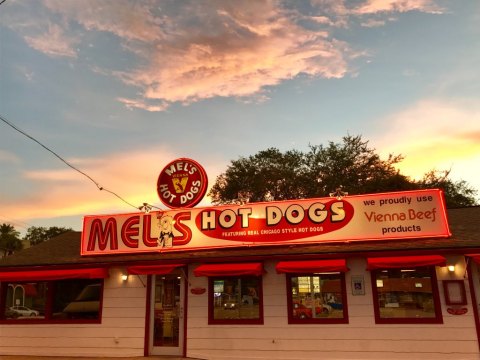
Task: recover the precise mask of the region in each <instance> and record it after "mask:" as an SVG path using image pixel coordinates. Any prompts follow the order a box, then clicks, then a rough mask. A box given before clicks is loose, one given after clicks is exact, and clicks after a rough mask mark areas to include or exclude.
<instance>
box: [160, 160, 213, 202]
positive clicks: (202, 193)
mask: <svg viewBox="0 0 480 360" xmlns="http://www.w3.org/2000/svg"><path fill="white" fill-rule="evenodd" d="M177 162H189V163H191V164H192V165H194V166H195V167H196V168H197V169H198V171H199V175H200V181H201V184H200V191H199V192H198V193H197V195H196V196H195V197H194V198H193V199H192V200H189V201H187V203H186V204H185V205H183V206H176V205H173V206H172V204H170V203H168V202H166V201H164V200H163V197H162V196H161V194H160V192H159V190H158V189H159V187H160V179H161V178H162V176H163V175H164V173H165V171H166V170H167V169H169V168H170V167H171V166H172V165H173V164H175V163H177ZM207 188H208V176H207V172H206V171H205V169H204V168H203V166H202V165H200V164H199V163H198V162H197V161H195V160H192V159H190V158H185V157H184V158H178V159H175V160H172V161H170V162H169V163H168V164H167V165H165V167H164V168H163V169H162V171H160V174H159V175H158V179H157V194H158V197H159V198H160V201H161V202H162V204H164V205H165V206H167V207H169V208H170V209H180V208H192V207H194V206H195V205H197V204H198V203H199V202H200V201H202V199H203V198H204V196H205V194H206V192H207Z"/></svg>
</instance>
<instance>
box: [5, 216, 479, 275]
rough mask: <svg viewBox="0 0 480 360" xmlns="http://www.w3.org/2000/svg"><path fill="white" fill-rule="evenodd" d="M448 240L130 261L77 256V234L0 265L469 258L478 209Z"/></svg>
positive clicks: (456, 224)
mask: <svg viewBox="0 0 480 360" xmlns="http://www.w3.org/2000/svg"><path fill="white" fill-rule="evenodd" d="M447 215H448V222H449V226H450V231H451V232H452V236H451V237H449V238H422V239H408V240H388V241H368V240H366V241H355V242H335V243H325V242H322V243H319V244H315V245H289V246H273V247H272V246H268V247H260V246H259V247H250V248H238V249H225V250H218V249H215V250H204V251H195V252H191V251H190V252H188V251H185V252H180V251H179V252H172V253H165V252H164V253H151V254H146V253H142V254H131V255H99V256H80V238H81V233H80V232H75V231H70V232H66V233H63V234H62V235H59V236H57V237H55V238H52V239H50V240H49V241H45V242H43V243H41V244H39V245H36V246H33V247H30V248H28V249H24V250H22V251H19V252H17V253H15V254H14V255H11V256H8V257H6V258H3V259H1V260H0V267H3V268H6V267H8V268H12V267H26V266H29V267H31V266H53V265H62V266H72V265H78V264H92V265H95V266H97V265H102V264H103V265H114V264H118V265H121V264H127V263H128V264H131V263H147V262H156V261H158V260H162V261H172V262H175V261H176V262H178V261H182V262H187V263H188V262H202V261H203V262H207V261H218V260H220V259H222V260H223V261H226V260H229V259H237V261H238V258H244V259H254V258H255V259H262V258H272V257H273V258H287V257H290V258H295V257H302V258H306V257H328V258H334V257H347V256H366V255H368V256H370V255H371V254H378V255H380V254H385V253H393V252H394V253H396V254H397V253H411V252H415V253H416V254H418V253H432V252H435V253H460V254H461V253H473V252H480V206H473V207H466V208H457V209H448V211H447Z"/></svg>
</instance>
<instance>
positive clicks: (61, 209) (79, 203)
mask: <svg viewBox="0 0 480 360" xmlns="http://www.w3.org/2000/svg"><path fill="white" fill-rule="evenodd" d="M0 155H1V154H0ZM185 156H187V157H189V156H192V157H194V156H193V155H189V154H185ZM176 157H178V155H177V154H176V153H175V151H174V149H169V148H166V147H163V146H156V147H150V148H143V149H137V150H135V151H125V152H121V153H112V154H109V155H106V156H102V157H101V158H78V159H68V161H69V162H70V163H71V164H72V165H74V166H76V167H77V168H79V169H80V170H81V171H83V172H85V173H86V174H88V175H89V176H90V177H92V178H93V179H94V180H95V182H97V183H98V185H99V186H101V187H102V188H104V190H99V188H98V187H97V186H96V185H95V184H94V183H93V182H92V181H91V180H89V179H88V178H86V177H85V176H83V175H81V174H80V173H78V172H76V171H74V170H72V169H70V168H68V167H63V168H60V169H55V170H53V169H41V170H36V171H29V172H25V173H24V174H23V177H24V178H25V179H26V180H27V181H28V182H30V183H35V186H32V188H31V191H30V193H29V194H28V195H25V196H23V197H18V196H16V197H15V199H14V200H11V201H4V202H3V203H2V210H3V211H4V212H5V213H10V214H15V218H17V219H24V220H26V219H36V218H49V217H59V216H73V215H74V216H84V215H89V214H108V213H129V212H136V211H137V210H136V209H135V208H134V206H135V207H137V206H140V205H142V204H143V203H144V202H147V203H149V204H153V205H156V206H158V207H162V208H164V206H163V205H161V202H160V200H159V198H158V194H157V191H156V182H157V178H158V175H159V173H160V171H161V170H162V168H163V166H165V165H166V164H168V163H169V162H170V161H172V159H175V158H176ZM196 160H197V161H199V162H200V163H201V164H202V165H203V166H204V167H205V169H206V171H207V173H208V177H209V178H210V179H215V177H216V176H217V175H218V174H220V172H221V171H223V169H224V168H225V166H226V164H225V163H223V161H224V160H223V159H222V160H219V159H215V157H209V159H207V160H202V159H198V158H196ZM212 183H213V181H212ZM132 184H133V185H132ZM110 191H111V192H114V193H115V194H117V195H119V196H120V197H121V198H122V199H124V200H126V201H127V202H128V203H130V204H131V205H133V206H131V205H129V204H127V203H125V202H123V201H122V200H120V199H119V198H118V197H117V196H115V195H113V194H112V193H110ZM4 200H5V199H4ZM206 202H208V199H205V200H204V201H203V203H206ZM79 225H80V224H79Z"/></svg>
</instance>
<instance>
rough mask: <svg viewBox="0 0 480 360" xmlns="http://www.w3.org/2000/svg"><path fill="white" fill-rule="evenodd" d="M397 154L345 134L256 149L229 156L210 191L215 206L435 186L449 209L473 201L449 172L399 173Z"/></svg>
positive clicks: (471, 191) (472, 192) (472, 194)
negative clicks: (321, 141) (297, 146)
mask: <svg viewBox="0 0 480 360" xmlns="http://www.w3.org/2000/svg"><path fill="white" fill-rule="evenodd" d="M402 160H403V156H402V155H393V154H390V155H389V156H388V158H387V159H386V160H384V159H381V158H380V156H379V155H378V154H377V153H376V151H375V149H373V148H371V147H369V146H368V141H365V140H363V139H362V137H361V136H350V135H348V136H345V137H343V138H342V142H341V143H334V142H329V143H328V145H327V146H324V145H310V147H309V151H307V152H305V153H303V152H300V151H297V150H290V151H286V152H285V153H282V152H280V150H278V149H276V148H269V149H267V150H263V151H260V152H259V153H257V154H256V155H253V156H249V157H248V158H245V157H241V158H240V159H238V160H233V161H232V162H231V165H230V166H228V168H227V170H226V171H225V172H224V173H222V174H220V175H219V176H218V177H217V179H216V181H215V184H214V185H213V187H212V188H211V190H210V192H209V193H208V195H209V196H211V198H212V202H213V203H214V204H231V203H243V202H258V201H270V200H276V201H279V200H288V199H303V198H313V197H325V196H329V194H330V193H331V192H334V191H335V190H336V189H337V188H339V187H342V189H343V190H344V191H346V192H348V193H349V194H350V195H355V194H368V193H378V192H388V191H403V190H416V189H427V188H440V189H443V190H444V191H445V197H446V202H447V206H448V207H459V206H470V205H475V204H476V199H475V196H476V194H477V191H476V190H474V189H472V188H470V187H469V186H468V184H467V183H466V182H464V181H459V182H453V181H452V180H450V179H449V178H448V176H449V171H444V172H440V175H439V172H436V171H430V172H428V173H426V174H425V177H424V178H423V179H422V180H420V181H416V180H412V179H410V178H409V177H407V176H405V175H402V174H400V172H399V170H398V169H397V168H396V167H395V165H397V164H398V163H400V162H401V161H402Z"/></svg>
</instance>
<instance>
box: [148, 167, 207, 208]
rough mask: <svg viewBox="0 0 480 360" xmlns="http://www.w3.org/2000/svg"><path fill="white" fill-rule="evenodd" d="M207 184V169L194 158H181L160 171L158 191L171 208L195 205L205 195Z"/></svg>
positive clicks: (161, 198)
mask: <svg viewBox="0 0 480 360" xmlns="http://www.w3.org/2000/svg"><path fill="white" fill-rule="evenodd" d="M207 185H208V179H207V173H206V172H205V169H204V168H203V167H202V166H201V165H200V164H199V163H197V162H196V161H194V160H192V159H187V158H180V159H176V160H173V161H172V162H171V163H169V164H168V165H167V166H165V167H164V168H163V170H162V171H161V172H160V175H159V176H158V181H157V192H158V196H159V197H160V200H161V201H162V203H164V204H165V205H166V206H168V207H169V208H182V207H193V206H195V205H197V204H198V203H199V202H200V201H201V200H202V199H203V197H204V196H205V192H206V191H207Z"/></svg>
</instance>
